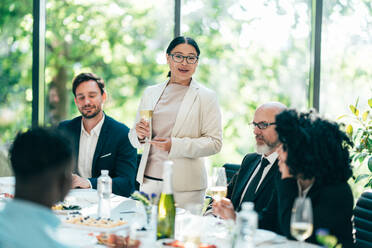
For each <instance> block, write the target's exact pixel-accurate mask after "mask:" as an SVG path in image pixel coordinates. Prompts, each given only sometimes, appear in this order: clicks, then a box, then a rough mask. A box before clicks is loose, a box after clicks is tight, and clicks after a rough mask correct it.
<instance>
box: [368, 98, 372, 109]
mask: <svg viewBox="0 0 372 248" xmlns="http://www.w3.org/2000/svg"><path fill="white" fill-rule="evenodd" d="M368 105H369V107H370V108H372V98H371V99H368Z"/></svg>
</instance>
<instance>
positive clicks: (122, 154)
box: [59, 73, 137, 196]
mask: <svg viewBox="0 0 372 248" xmlns="http://www.w3.org/2000/svg"><path fill="white" fill-rule="evenodd" d="M104 87H105V83H104V81H103V79H101V78H99V77H97V76H96V75H94V74H93V73H81V74H79V75H77V76H76V77H75V78H74V80H73V83H72V92H73V94H74V96H75V104H76V107H77V108H78V109H79V111H80V113H81V116H79V117H76V118H74V119H72V120H67V121H63V122H61V123H60V124H59V128H60V129H62V130H64V131H66V132H67V133H68V134H69V135H70V136H71V137H72V140H73V142H74V145H75V146H74V147H75V151H76V154H78V156H77V167H76V168H74V170H73V171H74V173H73V175H72V176H73V177H72V188H94V189H96V188H97V178H98V177H99V176H100V174H101V170H108V171H109V175H110V177H111V178H112V192H113V193H114V194H117V195H122V196H129V195H130V194H131V193H132V192H133V191H134V188H135V186H134V182H135V175H136V170H137V151H136V149H135V148H133V147H132V145H131V144H130V142H129V139H128V133H129V128H128V127H127V126H126V125H124V124H123V123H120V122H118V121H116V120H114V119H113V118H111V117H109V116H107V115H105V113H104V112H103V104H104V102H105V101H106V92H105V89H104Z"/></svg>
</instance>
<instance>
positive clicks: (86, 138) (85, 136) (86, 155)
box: [78, 115, 105, 178]
mask: <svg viewBox="0 0 372 248" xmlns="http://www.w3.org/2000/svg"><path fill="white" fill-rule="evenodd" d="M104 120H105V115H103V118H102V120H100V121H99V122H98V123H97V125H96V126H95V127H94V128H93V129H92V130H90V133H88V132H87V131H86V130H85V128H84V125H83V119H81V133H80V143H79V160H78V170H79V174H80V176H81V177H84V178H90V177H92V163H93V156H94V152H95V151H96V146H97V142H98V138H99V134H100V132H101V129H102V125H103V122H104Z"/></svg>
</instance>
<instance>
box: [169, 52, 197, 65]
mask: <svg viewBox="0 0 372 248" xmlns="http://www.w3.org/2000/svg"><path fill="white" fill-rule="evenodd" d="M169 55H170V56H171V57H172V59H173V61H174V62H176V63H182V62H183V60H184V59H186V62H187V64H195V63H196V62H197V61H198V59H199V57H198V56H183V55H181V54H169Z"/></svg>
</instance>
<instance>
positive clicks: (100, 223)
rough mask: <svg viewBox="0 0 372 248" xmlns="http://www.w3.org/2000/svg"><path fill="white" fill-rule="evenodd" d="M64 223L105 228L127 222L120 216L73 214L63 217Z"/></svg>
mask: <svg viewBox="0 0 372 248" xmlns="http://www.w3.org/2000/svg"><path fill="white" fill-rule="evenodd" d="M65 222H66V223H69V224H76V225H83V226H90V227H105V228H112V227H117V226H121V225H125V224H127V222H126V221H124V220H123V219H121V218H120V220H116V221H115V220H113V219H110V218H100V217H98V218H93V217H90V216H85V217H84V216H73V217H67V218H66V219H65Z"/></svg>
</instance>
